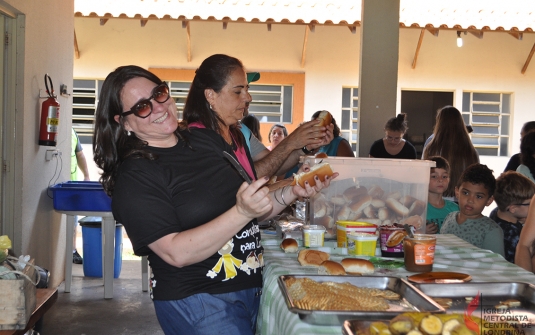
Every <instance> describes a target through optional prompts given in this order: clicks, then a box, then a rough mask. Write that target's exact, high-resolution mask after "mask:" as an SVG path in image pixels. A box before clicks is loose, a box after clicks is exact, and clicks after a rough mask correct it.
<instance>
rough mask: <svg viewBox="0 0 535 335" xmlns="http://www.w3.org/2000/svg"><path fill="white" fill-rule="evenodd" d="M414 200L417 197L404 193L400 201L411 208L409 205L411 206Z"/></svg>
mask: <svg viewBox="0 0 535 335" xmlns="http://www.w3.org/2000/svg"><path fill="white" fill-rule="evenodd" d="M414 200H416V199H414V198H413V197H411V196H410V195H404V196H402V197H401V198H400V199H399V202H400V203H401V204H402V205H403V206H405V207H407V208H409V207H411V205H412V203H413V202H414Z"/></svg>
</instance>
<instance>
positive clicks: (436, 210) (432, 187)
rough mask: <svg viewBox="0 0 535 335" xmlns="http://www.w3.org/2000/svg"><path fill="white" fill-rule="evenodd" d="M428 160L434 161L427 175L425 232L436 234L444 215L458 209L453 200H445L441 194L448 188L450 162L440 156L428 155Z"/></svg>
mask: <svg viewBox="0 0 535 335" xmlns="http://www.w3.org/2000/svg"><path fill="white" fill-rule="evenodd" d="M428 160H430V161H433V162H435V163H436V167H434V168H431V175H430V177H429V191H428V193H427V225H426V227H425V232H426V233H427V234H436V233H438V232H439V231H440V228H442V222H444V219H445V218H446V216H447V215H448V214H449V213H451V212H455V211H458V210H459V205H457V204H456V203H454V202H453V201H449V200H445V199H444V198H443V197H442V194H443V193H444V192H445V191H446V189H448V185H449V183H450V164H449V163H448V161H447V160H446V159H445V158H443V157H440V156H433V157H429V158H428Z"/></svg>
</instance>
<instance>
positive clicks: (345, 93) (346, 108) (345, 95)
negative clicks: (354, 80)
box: [338, 87, 359, 157]
mask: <svg viewBox="0 0 535 335" xmlns="http://www.w3.org/2000/svg"><path fill="white" fill-rule="evenodd" d="M358 119H359V90H358V88H357V87H342V120H340V122H339V124H338V126H339V127H340V136H342V137H344V138H345V139H346V140H347V141H348V142H349V144H350V145H351V148H352V149H353V151H354V152H355V153H356V156H357V157H358V152H357V148H358V145H357V144H358Z"/></svg>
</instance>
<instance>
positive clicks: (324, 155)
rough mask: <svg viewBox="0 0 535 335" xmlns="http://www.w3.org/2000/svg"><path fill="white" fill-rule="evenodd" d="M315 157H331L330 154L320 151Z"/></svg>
mask: <svg viewBox="0 0 535 335" xmlns="http://www.w3.org/2000/svg"><path fill="white" fill-rule="evenodd" d="M314 157H316V158H329V156H328V155H327V154H326V153H324V152H318V153H317V154H316V156H314Z"/></svg>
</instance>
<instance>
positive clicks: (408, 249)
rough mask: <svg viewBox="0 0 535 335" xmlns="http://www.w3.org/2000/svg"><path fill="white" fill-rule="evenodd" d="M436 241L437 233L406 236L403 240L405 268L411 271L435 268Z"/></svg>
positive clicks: (426, 270) (424, 270) (425, 270)
mask: <svg viewBox="0 0 535 335" xmlns="http://www.w3.org/2000/svg"><path fill="white" fill-rule="evenodd" d="M436 243H437V237H436V235H430V234H414V237H409V236H405V239H404V240H403V251H404V252H405V257H404V258H405V269H407V271H410V272H429V271H431V270H433V262H434V260H435V247H436Z"/></svg>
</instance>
